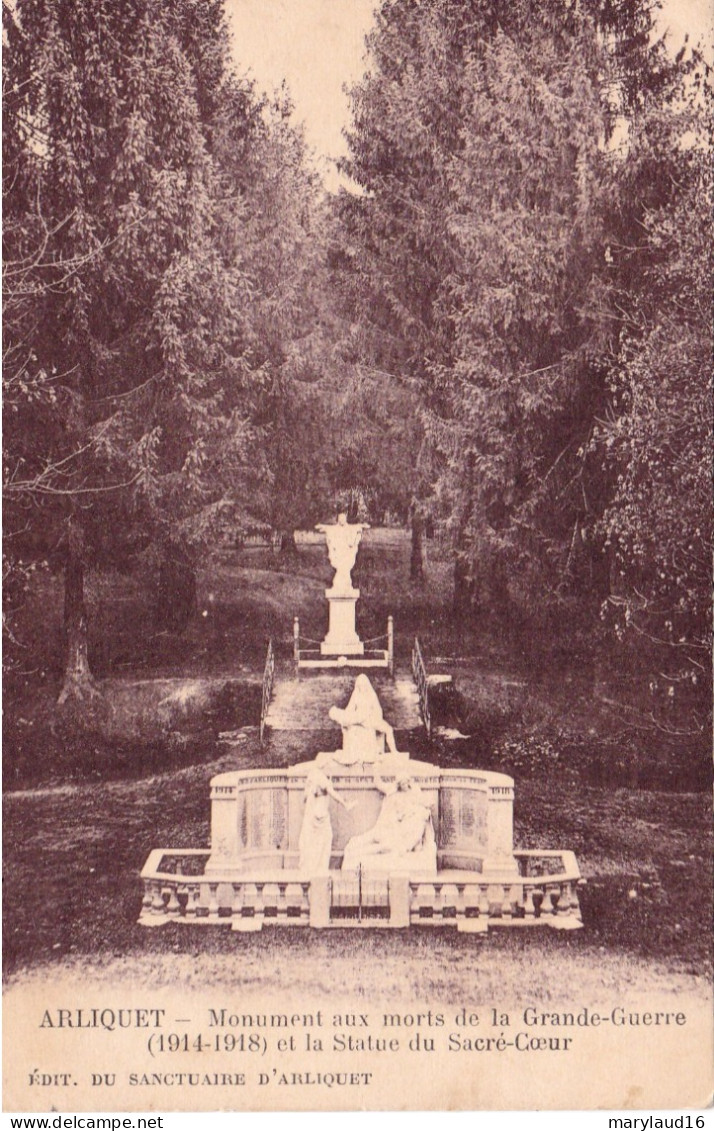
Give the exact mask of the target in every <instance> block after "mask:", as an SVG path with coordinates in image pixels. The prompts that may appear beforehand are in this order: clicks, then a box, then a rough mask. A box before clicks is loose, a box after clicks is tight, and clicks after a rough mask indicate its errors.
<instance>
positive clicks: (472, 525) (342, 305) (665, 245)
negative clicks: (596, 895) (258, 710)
mask: <svg viewBox="0 0 714 1131" xmlns="http://www.w3.org/2000/svg"><path fill="white" fill-rule="evenodd" d="M655 14H656V6H655V5H654V4H653V3H651V2H650V0H580V2H579V3H578V2H574V0H537V2H536V0H383V2H382V3H381V5H379V7H378V9H377V12H376V23H375V26H374V30H373V31H372V32H371V33H370V35H369V37H368V40H367V59H366V72H365V76H364V78H363V79H362V80H361V81H360V82H359V83H358V84H357V85H356V86H355V87H354V88H353V89H352V90H351V92H350V102H351V108H352V124H351V127H350V131H349V157H348V158H347V159H346V160H345V161H344V166H343V173H344V175H345V177H346V178H349V184H350V186H351V187H350V188H349V189H348V188H343V189H341V190H340V191H339V192H337V193H335V194H328V193H326V192H325V191H324V189H323V187H322V185H321V183H320V181H319V178H318V176H317V175H316V173H315V171H314V167H313V165H312V163H311V158H310V154H309V153H308V151H307V149H306V146H305V143H304V139H303V137H302V135H301V132H300V129H299V128H297V127H296V126H295V125H294V123H293V119H292V116H291V109H292V108H291V104H290V100H289V96H288V95H287V93H286V92H285V91H283V92H281V93H280V94H279V95H276V96H273V97H266V96H264V95H262V94H261V93H260V92H259V91H258V90H257V89H256V88H255V86H254V85H253V84H252V83H250V82H248V81H246V80H245V79H243V78H241V77H240V74H239V71H238V70H237V69H236V66H235V64H234V63H233V62H232V57H231V50H230V43H229V38H228V32H227V25H226V18H225V13H224V10H223V5H222V3H221V0H123V2H122V3H121V4H117V3H115V2H114V0H15V2H14V3H12V4H6V3H3V20H4V40H5V60H4V71H3V92H4V104H5V114H4V129H3V203H4V214H5V222H4V230H3V254H4V265H3V301H4V323H3V392H4V407H3V420H4V457H3V458H4V463H3V500H4V532H3V533H4V537H3V548H4V550H3V552H4V557H3V573H4V598H3V601H4V604H3V627H4V634H5V651H4V657H5V678H6V688H7V689H8V691H9V692H10V695H9V699H10V701H11V705H10V708H9V712H6V726H7V727H8V728H9V731H8V732H7V733H9V734H10V735H11V736H12V735H14V734H16V733H17V726H18V725H19V724H18V720H17V718H16V717H15V716H16V715H17V713H18V710H19V708H18V709H17V710H14V708H13V706H12V701H13V697H14V700H15V702H16V703H19V702H20V701H21V700H22V702H25V703H26V702H27V701H28V699H31V697H32V695H33V694H35V693H36V690H37V688H38V687H39V686H40V685H42V686H43V687H45V688H46V687H47V686H48V681H49V686H51V687H52V691H53V699H57V700H58V704H57V707H56V712H57V714H56V718H62V717H65V718H67V717H71V718H72V720H73V725H74V726H77V725H81V724H82V720H83V719H85V720H87V719H90V718H91V717H93V714H96V712H97V711H98V710H99V711H100V712H101V704H102V699H103V690H102V686H101V682H100V681H99V680H97V678H96V675H97V672H96V671H94V672H93V670H92V669H93V667H96V664H95V661H94V658H93V654H96V655H100V654H101V639H100V637H101V632H102V628H101V625H98V624H97V623H96V621H95V622H94V623H93V622H92V620H91V616H92V603H91V602H90V601H88V599H87V585H88V583H89V582H91V583H92V584H94V585H95V586H96V584H98V583H99V582H101V579H102V577H117V576H123V577H126V578H129V579H131V582H132V584H133V585H134V586H136V587H138V588H139V589H140V590H141V591H142V592H143V593H144V594H145V595H146V600H147V602H148V608H149V609H150V615H149V619H148V621H147V622H145V623H144V624H143V626H142V631H143V633H144V634H145V636H146V639H149V638H150V637H151V636H152V634H154V635H159V634H161V635H163V636H169V637H170V638H172V639H175V640H180V638H181V635H182V633H185V632H186V630H187V627H188V625H189V624H190V622H191V619H192V618H195V617H196V616H197V615H198V609H197V606H196V585H197V576H198V575H199V574H200V572H201V570H206V569H210V564H211V562H213V561H215V560H216V555H219V554H220V553H221V552H222V551H224V550H225V548H226V547H227V546H229V547H230V546H234V545H235V544H236V542H240V541H241V540H244V539H245V538H246V537H247V536H250V535H254V534H256V533H262V534H265V533H270V534H272V535H274V540H275V547H276V551H277V553H276V559H280V560H281V561H290V559H291V557H294V555H296V554H298V553H299V551H298V547H297V546H296V542H295V537H294V535H295V532H296V530H300V529H304V528H308V527H310V526H311V525H312V524H314V523H315V522H316V521H318V520H324V519H325V518H326V517H329V516H330V515H331V514H334V513H335V511H336V509H337V508H338V507H340V508H342V507H345V508H347V509H348V510H349V512H350V516H351V517H352V518H353V519H354V518H356V517H359V518H360V519H366V520H368V521H369V522H371V523H372V524H375V525H377V524H382V523H387V524H393V525H396V524H401V525H405V526H406V525H408V526H409V529H410V531H411V562H410V575H409V576H406V573H405V577H404V585H405V587H407V586H409V587H410V588H409V592H410V593H411V594H418V592H419V587H420V586H427V585H428V582H429V569H430V563H429V555H428V554H427V553H425V547H426V546H427V545H428V544H429V543H430V542H432V541H435V542H437V543H438V546H439V552H440V554H441V555H442V558H443V559H444V560H445V561H446V562H447V563H448V576H449V579H450V580H449V586H450V591H449V599H448V602H447V604H448V610H447V611H444V610H442V613H443V616H444V617H447V619H448V617H451V618H452V619H451V620H450V621H449V624H451V626H452V627H453V628H454V630H456V628H458V632H459V633H462V630H463V628H464V626H468V625H471V626H480V627H482V628H485V630H487V631H489V632H491V633H493V634H496V635H498V634H499V633H500V634H501V635H503V634H504V633H507V632H508V631H510V629H511V628H512V627H513V626H514V625H515V626H517V627H518V635H519V639H522V638H523V635H524V634H529V635H530V637H531V638H538V639H541V640H543V641H552V642H559V643H562V641H563V640H566V641H568V642H570V643H571V644H572V642H573V641H575V642H577V646H578V648H579V649H580V651H581V652H585V653H588V654H590V655H592V654H597V653H602V654H603V655H607V657H608V662H610V663H611V664H612V667H611V671H612V672H613V679H614V680H616V679H617V675H616V673H617V670H618V665H621V666H622V668H623V669H625V668H627V669H628V670H630V669H635V670H636V676H637V680H638V681H639V688H640V693H639V695H638V698H637V700H636V702H635V701H633V703H632V704H631V705H630V707H629V708H628V705H627V703H625V704H624V707H623V710H628V709H629V710H631V712H632V715H631V723H632V726H633V727H634V728H636V729H637V730H638V731H640V732H641V733H642V734H644V736H645V740H646V741H650V738H651V740H653V741H658V742H665V743H668V744H669V746H670V747H671V749H672V751H673V756H674V757H677V756H681V757H683V758H684V757H686V758H689V759H701V758H702V754H703V752H706V750H707V747H708V735H709V733H710V729H711V692H712V688H711V668H710V655H711V621H710V597H711V578H710V564H711V544H712V495H711V480H710V476H711V460H712V430H711V396H712V369H711V298H710V285H711V277H712V270H711V268H712V263H711V241H710V238H709V223H710V217H711V206H712V166H711V159H710V152H709V148H708V146H709V139H710V135H711V110H712V100H711V84H710V78H711V76H710V73H709V69H708V67H707V65H706V63H705V61H704V59H703V58H702V56H701V54H700V53H699V51H698V50H697V49H696V48H690V47H686V48H685V49H683V50H682V52H681V53H680V54H679V55H678V56H677V57H676V58H673V57H672V56H671V55H670V54H669V53H668V51H667V48H666V45H665V43H664V42H662V41H661V40H659V39H658V38H657V36H656V35H655V32H654V19H655ZM440 577H441V575H440ZM48 578H49V579H58V580H60V581H61V584H62V589H63V602H64V612H63V629H62V649H61V653H60V652H57V653H55V652H53V651H52V650H51V649H50V650H49V653H48V652H47V651H46V650H45V651H43V649H45V646H46V644H47V641H46V640H43V639H41V637H42V633H41V632H40V633H38V631H37V618H38V615H39V617H40V618H41V617H42V615H43V610H42V594H45V593H46V592H49V591H50V590H49V589H48V588H47V584H46V579H48ZM50 589H51V592H53V593H56V592H57V589H56V586H54V588H53V587H50ZM38 594H39V595H40V597H39V598H38ZM415 599H416V598H415ZM38 600H39V605H38ZM33 610H34V611H33ZM292 611H293V610H288V612H289V613H291V612H292ZM31 612H32V615H33V616H34V618H35V627H34V629H33V630H29V629H28V624H29V623H30V620H31V616H30V613H31ZM457 635H458V634H457ZM90 644H91V647H90ZM59 654H61V655H62V660H61V663H60V662H58V663H57V664H56V666H55V668H52V666H51V662H50V669H49V670H48V659H47V656H48V655H50V656H55V655H59ZM613 657H614V659H613ZM24 709H25V708H24V707H23V710H24ZM26 721H27V720H26V719H21V720H20V722H23V723H25V724H26ZM53 725H54V723H53ZM9 755H10V757H12V742H10V745H9ZM704 756H706V754H705V753H704Z"/></svg>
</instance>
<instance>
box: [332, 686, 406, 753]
mask: <svg viewBox="0 0 714 1131" xmlns="http://www.w3.org/2000/svg"><path fill="white" fill-rule="evenodd" d="M329 714H330V718H331V719H332V721H333V722H335V723H339V725H340V726H341V727H342V750H341V751H338V752H337V755H336V756H333V757H334V759H335V761H338V762H341V763H342V764H343V765H350V764H351V763H353V762H374V761H376V759H377V758H378V757H379V756H380V753H381V741H378V739H379V736H381V735H383V736H384V738H385V739H386V742H387V749H388V750H389V752H390V753H391V754H396V753H397V747H396V743H395V741H394V728H393V727H392V726H390V724H389V723H388V722H387V720H386V719H385V717H384V715H383V714H382V704H381V703H380V702H379V697H378V695H377V692H376V691H375V690H374V688H373V687H372V684H371V683H370V681H369V679H368V677H367V676H366V675H365V674H364V672H362V673H360V675H358V676H357V679H356V680H355V685H354V689H353V691H352V695H351V696H350V701H349V703H348V704H347V706H346V707H344V708H342V707H330V712H329Z"/></svg>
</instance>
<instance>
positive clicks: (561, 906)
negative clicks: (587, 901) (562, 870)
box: [557, 880, 571, 919]
mask: <svg viewBox="0 0 714 1131" xmlns="http://www.w3.org/2000/svg"><path fill="white" fill-rule="evenodd" d="M557 913H558V915H559V917H560V918H561V919H564V918H566V917H568V916H570V913H571V909H570V883H569V882H568V881H567V880H565V881H563V883H561V885H560V899H559V900H558V912H557Z"/></svg>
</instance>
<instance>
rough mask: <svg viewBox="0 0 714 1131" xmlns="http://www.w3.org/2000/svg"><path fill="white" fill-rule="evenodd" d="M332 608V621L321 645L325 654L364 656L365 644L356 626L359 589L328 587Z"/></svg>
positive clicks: (330, 606)
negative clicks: (338, 590) (339, 590)
mask: <svg viewBox="0 0 714 1131" xmlns="http://www.w3.org/2000/svg"><path fill="white" fill-rule="evenodd" d="M325 596H326V597H327V600H328V604H329V609H330V622H329V628H328V630H327V636H326V637H325V639H324V640H323V642H322V644H321V645H320V652H321V653H322V655H323V656H363V655H364V644H363V643H362V641H361V640H360V638H359V636H358V635H357V630H356V628H355V606H356V604H357V598H358V597H359V589H348V590H344V591H342V592H335V590H334V588H332V589H326V590H325Z"/></svg>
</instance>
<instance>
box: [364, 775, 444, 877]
mask: <svg viewBox="0 0 714 1131" xmlns="http://www.w3.org/2000/svg"><path fill="white" fill-rule="evenodd" d="M374 784H375V786H376V787H377V789H378V790H380V792H381V793H383V794H384V800H383V802H382V808H381V810H380V813H379V816H378V817H377V820H376V821H375V823H374V825H373V826H372V828H371V829H369V830H368V831H367V832H366V833H362V834H361V835H360V836H354V837H352V839H351V840H348V842H347V844H346V845H345V851H344V856H343V858H342V869H343V871H356V870H357V868H359V867H360V866H363V867H365V866H366V867H369V863H370V859H372V860H373V859H374V858H375V857H380V856H384V857H404V856H405V855H406V854H408V853H415V852H416V851H417V850H418V849H420V848H421V847H422V846H424V847H427V846H426V845H425V844H424V842H425V841H426V840H427V839H429V841H430V846H431V844H433V843H434V837H433V829H432V827H431V809H430V808H429V805H428V804H427V802H426V799H425V797H424V794H423V793H422V791H421V789H420V787H419V786H418V785H417V783H416V782H415V781H414V779H413V778H412V777H411V776H410V775H409V774H399V775H397V778H396V781H394V782H385V781H383V780H382V778H381V777H379V775H378V774H375V776H374ZM428 834H431V835H430V836H429V835H428ZM384 863H387V861H384ZM399 863H400V864H402V863H403V861H399ZM435 864H436V859H435V858H434V865H435Z"/></svg>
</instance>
